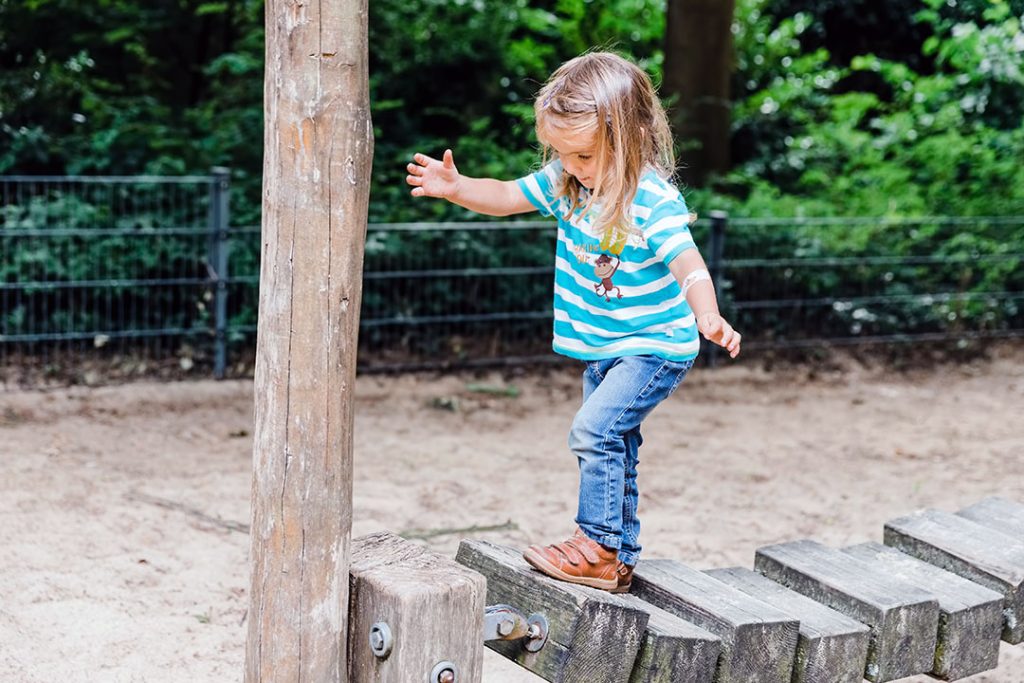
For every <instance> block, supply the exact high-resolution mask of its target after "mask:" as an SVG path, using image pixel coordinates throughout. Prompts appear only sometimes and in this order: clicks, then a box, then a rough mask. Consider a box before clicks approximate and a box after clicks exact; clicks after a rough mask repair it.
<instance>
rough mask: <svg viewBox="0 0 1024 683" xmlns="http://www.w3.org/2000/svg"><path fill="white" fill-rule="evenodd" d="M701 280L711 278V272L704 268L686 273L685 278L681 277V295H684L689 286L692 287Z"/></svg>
mask: <svg viewBox="0 0 1024 683" xmlns="http://www.w3.org/2000/svg"><path fill="white" fill-rule="evenodd" d="M701 280H708V281H710V280H711V273H709V272H708V271H707V270H705V269H704V268H700V269H698V270H695V271H693V272H692V273H690V274H689V275H687V276H686V277H685V278H683V296H684V297H685V296H686V293H687V292H688V291H689V290H690V287H693V286H694V285H695V284H697V283H698V282H700V281H701Z"/></svg>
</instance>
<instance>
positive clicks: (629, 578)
mask: <svg viewBox="0 0 1024 683" xmlns="http://www.w3.org/2000/svg"><path fill="white" fill-rule="evenodd" d="M633 568H634V565H631V564H626V563H625V562H619V564H618V566H616V567H615V576H617V577H618V580H619V583H618V585H617V586H615V588H613V589H611V591H610V592H611V593H628V592H629V587H630V586H632V585H633Z"/></svg>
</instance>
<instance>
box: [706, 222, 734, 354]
mask: <svg viewBox="0 0 1024 683" xmlns="http://www.w3.org/2000/svg"><path fill="white" fill-rule="evenodd" d="M728 224H729V214H728V213H726V212H725V211H712V212H711V243H710V244H709V245H708V272H709V273H711V282H712V284H714V286H715V295H716V296H718V299H719V306H721V297H722V275H723V274H724V272H725V263H724V262H723V261H722V254H723V253H724V251H725V230H726V227H727V226H728ZM707 346H708V355H707V359H708V367H711V368H713V367H715V366H716V365H717V364H718V346H717V345H716V344H711V343H708V345H707Z"/></svg>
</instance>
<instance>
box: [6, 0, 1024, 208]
mask: <svg viewBox="0 0 1024 683" xmlns="http://www.w3.org/2000/svg"><path fill="white" fill-rule="evenodd" d="M705 4H706V3H705ZM729 4H730V3H717V6H718V7H720V8H724V7H726V6H728V5H729ZM701 7H702V4H701V2H700V0H673V2H672V11H671V12H667V8H666V2H665V1H664V0H511V1H509V0H422V1H420V2H416V3H407V2H398V1H396V0H375V2H373V3H372V5H371V15H372V16H371V24H370V25H371V28H370V31H371V35H370V42H371V47H370V51H371V59H372V84H371V89H372V93H371V94H372V101H373V109H374V111H373V114H374V122H375V127H376V133H377V153H376V159H375V176H374V177H375V187H374V189H373V207H372V212H371V219H372V220H376V221H395V220H408V219H427V218H440V217H459V216H462V215H464V214H463V213H462V212H461V210H460V209H458V208H456V207H451V206H448V205H446V204H443V203H440V202H410V201H407V199H406V196H407V195H406V191H405V187H404V183H403V182H402V176H403V175H404V170H403V166H404V160H406V159H407V158H408V157H409V156H410V154H411V153H412V152H413V151H414V150H422V151H425V152H428V153H434V154H439V153H440V150H442V149H443V147H445V146H452V147H454V148H455V150H456V155H457V156H456V159H457V161H458V162H459V164H460V166H461V168H462V169H463V170H464V171H465V172H467V173H471V174H474V175H495V176H499V177H515V176H518V175H521V174H523V173H525V172H526V171H528V170H529V169H530V168H531V167H532V166H533V165H534V164H535V163H536V154H535V149H534V146H533V145H534V139H533V132H532V128H531V121H530V103H531V97H532V95H533V93H534V92H535V91H536V90H537V88H538V87H539V85H540V84H541V83H542V82H543V81H544V79H545V78H546V77H547V75H548V74H549V73H550V72H551V71H552V70H553V69H554V68H555V67H556V66H557V65H558V64H559V63H561V62H562V61H564V60H565V59H567V58H569V57H571V56H574V55H576V54H578V53H579V52H581V51H583V50H586V49H588V48H591V47H605V48H611V49H616V50H619V51H621V52H623V53H626V54H628V55H630V56H631V57H633V58H634V59H635V60H636V61H637V62H639V63H640V64H641V65H642V66H643V67H644V68H645V69H647V70H648V71H649V72H650V73H651V74H652V76H653V77H654V78H655V79H656V80H657V81H658V82H662V81H664V82H665V85H666V88H665V89H664V90H663V94H664V95H665V96H666V100H667V101H668V102H669V103H670V104H672V105H673V106H675V107H676V108H677V109H680V110H682V111H686V107H688V106H691V105H690V104H687V103H686V102H684V101H678V98H677V97H676V96H675V95H674V93H676V92H679V91H680V89H681V88H680V86H677V85H676V80H675V79H676V78H677V77H678V75H679V74H680V73H681V72H682V71H683V70H685V68H686V67H685V64H682V65H681V64H680V61H679V59H680V58H679V56H678V55H680V54H682V55H686V61H688V62H693V61H699V62H700V63H701V64H705V63H707V64H710V65H711V66H714V64H716V63H718V62H716V61H715V60H714V59H713V55H703V54H702V53H703V52H706V51H708V50H710V49H712V48H711V47H709V45H713V44H716V43H715V41H718V43H719V44H720V43H721V41H722V40H723V39H725V38H726V37H724V36H721V31H720V30H718V31H717V32H716V31H715V30H714V27H715V26H719V27H721V26H724V25H725V24H723V23H722V22H721V21H718V23H717V24H715V23H714V22H712V21H711V19H709V18H708V17H707V16H706V15H702V14H701V13H700V11H701V10H700V8H701ZM705 9H706V8H705ZM666 14H668V16H669V18H670V19H671V21H672V23H673V26H675V28H674V29H672V30H667V27H666ZM1022 14H1024V0H887V1H885V2H883V1H881V0H814V1H813V2H812V1H810V0H736V3H735V11H734V16H733V20H732V25H731V39H732V41H734V43H735V46H734V54H733V57H732V61H733V65H734V68H733V69H732V73H731V87H730V90H731V93H730V99H731V108H730V109H729V112H730V113H729V119H730V128H729V130H728V134H729V135H728V137H729V140H728V143H729V149H728V154H724V153H723V152H722V151H721V150H710V151H709V150H706V149H704V148H703V147H702V143H701V140H700V139H699V138H700V134H697V133H695V132H694V131H695V130H699V129H700V126H699V122H697V127H696V128H694V127H692V126H691V127H688V126H690V124H693V123H694V120H693V119H691V120H689V121H687V120H685V119H684V120H679V121H678V122H677V136H678V140H677V142H678V144H679V147H680V150H681V152H682V153H681V160H682V162H683V163H684V164H685V165H687V166H690V167H691V168H692V167H694V166H700V169H699V170H697V169H694V171H695V172H693V173H691V174H688V175H687V176H686V178H685V179H686V181H687V188H686V191H687V196H688V197H689V198H690V199H691V203H694V204H695V206H696V208H697V209H698V211H702V212H706V211H707V210H708V209H710V208H712V207H715V206H723V207H726V208H730V209H732V210H733V211H734V212H735V213H737V214H741V215H742V214H753V215H764V214H773V215H779V214H782V215H792V214H793V213H794V212H796V211H798V210H799V211H802V212H805V213H818V214H822V213H824V214H846V213H855V214H870V215H914V214H921V213H926V214H927V213H943V214H1005V213H1017V214H1019V213H1022V212H1024V170H1022V169H1024V164H1021V163H1020V161H1021V159H1024V38H1022V32H1021V15H1022ZM719 18H720V17H719ZM706 26H711V28H710V29H707V30H705V32H706V33H708V34H709V35H708V44H706V45H700V44H694V43H693V42H692V40H693V39H692V36H693V35H694V27H696V29H697V30H698V31H700V30H702V29H705V27H706ZM680 27H683V28H686V27H689V29H690V33H689V36H690V38H688V39H684V41H689V42H687V43H686V44H685V45H683V46H682V47H681V48H680V47H679V46H678V45H677V47H675V48H672V47H671V45H672V43H671V42H669V43H667V41H668V39H669V38H671V37H672V36H673V35H675V34H673V30H675V31H676V32H678V31H679V30H682V29H681V28H680ZM677 41H678V39H677ZM667 44H668V45H669V47H670V48H671V49H669V51H668V54H669V57H668V59H667V61H668V63H669V65H670V67H671V68H672V70H671V72H670V73H669V74H664V73H663V70H664V65H665V64H666V45H667ZM679 49H683V50H690V52H685V51H684V52H677V51H676V50H679ZM673 60H675V61H674V62H673ZM719 61H721V60H719ZM673 64H675V65H676V66H673ZM262 68H263V17H262V3H261V2H259V1H258V0H220V1H216V2H203V1H201V0H174V1H171V0H151V1H149V2H145V3H138V2H128V1H127V0H96V1H94V2H88V3H85V2H79V1H77V0H21V1H18V2H14V1H12V0H0V173H8V174H10V173H43V172H46V173H71V174H97V173H102V174H118V173H167V174H175V173H185V172H205V171H206V170H207V169H208V168H209V167H210V166H211V165H226V166H229V167H231V168H232V170H233V173H234V183H235V188H236V193H237V196H236V198H235V204H234V206H235V217H236V220H238V221H241V222H255V221H256V220H257V216H258V210H259V201H258V200H259V173H260V168H261V166H260V163H261V154H262V99H261V98H262V86H263V83H262ZM682 90H684V91H685V86H684V87H682ZM701 96H703V94H702V93H697V94H696V96H695V98H694V99H697V98H698V97H701ZM684 97H685V92H684ZM711 139H714V138H711ZM717 139H721V134H719V135H718V138H717ZM705 144H706V143H705ZM695 150H696V151H695ZM705 152H708V153H710V152H713V154H714V156H713V159H714V161H707V160H705V158H704V156H703V155H704V154H705ZM723 160H726V161H723Z"/></svg>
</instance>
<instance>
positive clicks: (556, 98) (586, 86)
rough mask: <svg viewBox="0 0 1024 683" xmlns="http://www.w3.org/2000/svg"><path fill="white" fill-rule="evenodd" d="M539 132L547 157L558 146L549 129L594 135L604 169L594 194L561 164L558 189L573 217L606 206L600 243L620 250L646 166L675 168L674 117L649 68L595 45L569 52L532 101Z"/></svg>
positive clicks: (667, 171) (664, 172) (599, 221)
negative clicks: (669, 114) (584, 191)
mask: <svg viewBox="0 0 1024 683" xmlns="http://www.w3.org/2000/svg"><path fill="white" fill-rule="evenodd" d="M533 110H534V114H535V116H536V126H537V139H538V140H539V141H540V143H541V145H542V147H543V155H544V161H545V163H546V162H547V160H548V159H549V158H550V157H551V156H553V155H554V154H557V152H555V150H554V149H553V148H552V147H551V145H550V144H549V143H548V142H547V140H548V134H549V133H551V132H557V133H563V134H565V133H567V134H569V135H571V136H588V137H589V136H591V135H593V139H594V143H595V147H596V154H595V156H596V161H597V168H598V173H597V177H596V178H595V185H594V187H593V190H592V192H591V193H590V196H589V198H588V199H587V200H586V201H585V202H584V200H583V199H582V198H581V191H582V189H583V186H582V185H580V183H579V181H578V180H576V179H575V178H573V177H572V176H571V175H570V174H569V173H567V172H563V175H562V183H561V186H560V187H558V188H556V190H555V196H556V197H566V198H567V199H568V200H569V201H568V204H569V209H568V211H569V214H568V215H567V216H566V217H565V218H566V219H568V217H569V216H571V215H572V213H573V212H574V211H576V209H577V208H580V207H581V206H582V207H583V211H584V214H586V213H589V212H590V211H591V210H592V209H594V208H595V207H597V206H600V211H599V212H598V214H597V215H596V218H595V220H594V229H595V230H596V231H597V232H598V234H601V235H602V236H603V239H602V241H601V243H602V248H607V249H609V250H611V251H612V252H613V253H620V252H621V251H622V248H623V247H624V246H625V244H626V239H627V238H628V236H629V233H630V232H633V230H631V221H630V220H629V216H627V210H628V208H629V206H630V205H631V204H632V202H633V198H634V197H635V196H636V191H637V187H638V186H639V184H640V177H641V176H642V175H643V174H644V172H645V169H646V168H648V167H651V168H653V169H654V170H655V171H656V172H657V173H658V174H659V175H660V176H661V177H662V178H665V179H669V178H671V176H672V175H673V173H674V172H675V156H674V155H673V153H672V133H671V131H670V130H669V125H668V117H667V116H666V115H665V109H664V107H662V105H661V101H660V100H659V99H658V95H657V92H656V91H655V89H654V85H653V84H652V83H651V79H650V78H649V77H648V76H647V74H646V73H645V72H644V71H643V70H642V69H640V68H639V67H638V66H636V65H635V64H633V63H632V62H630V61H628V60H626V59H624V58H622V57H620V56H619V55H616V54H613V53H611V52H589V53H586V54H583V55H580V56H579V57H576V58H574V59H571V60H569V61H568V62H566V63H565V64H563V65H562V66H560V67H558V69H557V70H556V71H555V72H554V73H553V74H552V75H551V77H550V78H549V79H548V81H547V83H545V84H544V86H543V87H542V88H541V89H540V92H539V93H537V99H536V100H535V101H534V105H533Z"/></svg>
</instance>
